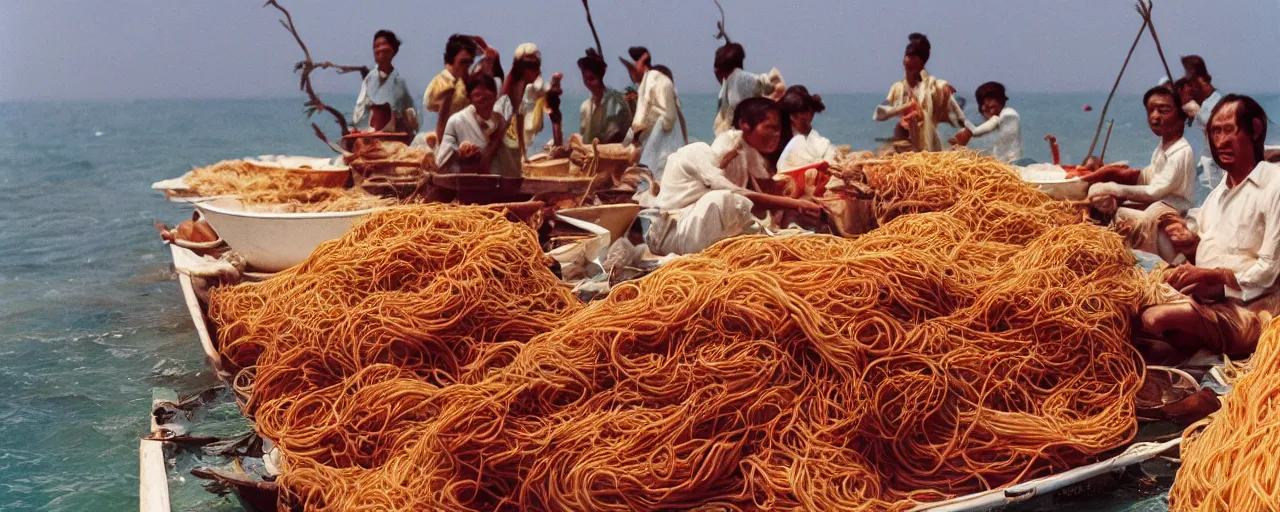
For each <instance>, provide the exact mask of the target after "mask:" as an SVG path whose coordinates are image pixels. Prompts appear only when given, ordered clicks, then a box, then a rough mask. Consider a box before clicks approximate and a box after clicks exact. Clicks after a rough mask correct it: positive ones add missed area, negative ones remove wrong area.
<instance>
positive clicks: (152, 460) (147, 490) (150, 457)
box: [138, 439, 170, 512]
mask: <svg viewBox="0 0 1280 512" xmlns="http://www.w3.org/2000/svg"><path fill="white" fill-rule="evenodd" d="M139 443H140V444H139V446H138V512H169V510H170V509H169V479H168V477H167V475H166V473H165V467H164V442H163V441H152V440H149V439H142V440H139Z"/></svg>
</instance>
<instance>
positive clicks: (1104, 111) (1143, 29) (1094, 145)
mask: <svg viewBox="0 0 1280 512" xmlns="http://www.w3.org/2000/svg"><path fill="white" fill-rule="evenodd" d="M1146 31H1147V22H1146V20H1145V19H1144V20H1143V21H1142V27H1141V28H1139V29H1138V36H1137V37H1134V38H1133V45H1131V46H1129V54H1128V55H1126V56H1125V58H1124V65H1122V66H1120V74H1118V75H1116V82H1115V83H1114V84H1112V85H1111V94H1108V95H1107V102H1106V103H1104V104H1103V105H1102V115H1101V116H1098V129H1097V130H1095V131H1094V132H1093V142H1090V143H1089V153H1088V154H1087V155H1085V160H1088V159H1089V157H1091V156H1093V150H1094V149H1095V148H1097V146H1098V137H1100V136H1101V135H1102V123H1103V122H1104V121H1106V120H1107V108H1108V107H1110V106H1111V99H1112V98H1114V97H1115V95H1116V88H1118V87H1120V78H1122V77H1124V70H1125V68H1127V67H1129V59H1130V58H1132V57H1133V50H1134V49H1136V48H1138V42H1139V41H1141V40H1142V33H1143V32H1146Z"/></svg>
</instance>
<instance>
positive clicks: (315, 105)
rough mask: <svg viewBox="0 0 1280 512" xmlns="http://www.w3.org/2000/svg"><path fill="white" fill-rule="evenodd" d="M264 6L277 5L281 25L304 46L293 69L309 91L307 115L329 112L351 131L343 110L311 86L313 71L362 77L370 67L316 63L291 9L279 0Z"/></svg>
mask: <svg viewBox="0 0 1280 512" xmlns="http://www.w3.org/2000/svg"><path fill="white" fill-rule="evenodd" d="M262 6H263V7H267V6H271V7H275V8H276V9H279V10H280V12H281V13H283V14H284V19H282V20H280V25H281V26H283V27H284V28H285V30H288V31H289V34H291V35H293V40H294V41H297V42H298V47H299V48H302V56H303V60H301V61H298V63H297V64H294V65H293V70H294V71H295V72H298V73H300V74H301V76H300V78H299V80H298V88H299V89H301V90H302V92H305V93H307V96H308V97H309V98H310V99H309V100H307V102H306V103H303V105H304V106H305V107H307V108H306V113H307V117H311V116H313V115H315V114H317V113H320V112H328V113H329V114H331V115H333V118H334V120H335V122H336V123H337V125H338V128H339V129H340V130H341V131H342V135H344V136H345V135H347V134H348V133H351V129H350V127H349V126H348V125H347V118H346V116H344V115H342V112H339V111H338V109H336V108H333V107H331V106H329V105H326V104H325V103H324V102H323V101H320V96H318V95H317V94H316V91H315V89H314V88H312V86H311V72H312V71H315V70H317V69H335V70H337V72H338V74H340V75H341V74H346V73H351V72H353V71H359V72H360V75H361V77H363V76H364V75H366V74H368V73H369V68H368V67H365V66H339V65H337V64H334V63H332V62H329V61H324V62H321V63H319V64H316V63H315V62H314V61H312V60H311V50H308V49H307V45H306V43H303V42H302V37H300V36H299V35H298V29H297V27H295V26H294V25H293V16H292V15H291V14H289V11H288V10H287V9H285V8H284V7H283V6H281V5H280V4H279V3H278V2H276V0H267V3H265V4H263V5H262ZM311 126H312V128H313V129H314V130H315V131H316V135H317V136H319V137H320V140H321V141H324V143H325V145H327V146H329V147H330V148H333V147H334V146H333V144H331V143H329V141H328V139H326V138H325V137H324V136H323V134H322V133H321V132H320V128H319V127H318V126H316V125H315V124H312V125H311Z"/></svg>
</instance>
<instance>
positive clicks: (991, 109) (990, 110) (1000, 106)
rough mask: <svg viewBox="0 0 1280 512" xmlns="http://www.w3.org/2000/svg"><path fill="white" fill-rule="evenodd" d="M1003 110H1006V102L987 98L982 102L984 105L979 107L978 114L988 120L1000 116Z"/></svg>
mask: <svg viewBox="0 0 1280 512" xmlns="http://www.w3.org/2000/svg"><path fill="white" fill-rule="evenodd" d="M1001 110H1004V102H1003V101H1001V100H1000V99H999V98H985V99H983V100H982V105H979V106H978V112H981V113H982V117H985V118H988V119H990V118H992V117H995V116H998V115H1000V111H1001Z"/></svg>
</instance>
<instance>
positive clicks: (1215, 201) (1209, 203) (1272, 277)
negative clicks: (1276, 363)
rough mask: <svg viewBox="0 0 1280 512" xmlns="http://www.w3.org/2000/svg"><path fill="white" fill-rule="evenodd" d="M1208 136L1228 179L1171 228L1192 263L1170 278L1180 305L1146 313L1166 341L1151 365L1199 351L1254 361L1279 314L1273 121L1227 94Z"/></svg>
mask: <svg viewBox="0 0 1280 512" xmlns="http://www.w3.org/2000/svg"><path fill="white" fill-rule="evenodd" d="M1208 130H1209V137H1210V151H1211V152H1212V153H1213V159H1214V161H1215V162H1216V163H1217V164H1218V165H1219V166H1220V167H1221V168H1222V169H1223V170H1225V171H1226V173H1227V177H1226V179H1224V180H1223V181H1222V182H1221V183H1219V184H1218V186H1217V187H1215V188H1214V189H1213V192H1210V193H1209V197H1208V198H1207V199H1206V200H1205V203H1204V206H1203V207H1201V208H1199V209H1197V210H1193V211H1192V212H1191V214H1190V215H1188V216H1187V218H1186V220H1185V221H1182V220H1181V219H1178V220H1177V222H1175V223H1174V224H1173V226H1172V227H1173V228H1174V229H1172V230H1170V232H1171V233H1172V234H1173V237H1172V238H1173V241H1174V243H1175V245H1176V246H1177V247H1178V248H1179V250H1180V251H1181V252H1183V253H1184V254H1186V255H1187V256H1188V257H1189V258H1190V259H1191V261H1192V263H1193V264H1186V265H1182V266H1179V267H1177V268H1176V269H1175V270H1174V271H1173V273H1172V274H1171V275H1170V276H1169V277H1168V284H1169V285H1171V286H1172V288H1173V289H1176V290H1179V291H1180V296H1179V298H1178V300H1175V301H1173V302H1172V303H1169V304H1164V305H1159V306H1153V307H1151V308H1148V309H1147V310H1146V311H1143V312H1142V329H1143V330H1144V331H1145V332H1147V333H1149V334H1152V335H1156V336H1159V337H1160V338H1161V339H1162V340H1163V341H1146V342H1143V343H1142V344H1143V346H1140V347H1139V348H1140V349H1141V350H1142V351H1143V354H1144V356H1146V357H1147V358H1148V361H1152V362H1157V361H1160V362H1164V361H1168V360H1177V359H1178V358H1185V357H1186V356H1189V355H1190V354H1192V353H1194V352H1195V351H1196V350H1199V349H1207V350H1210V351H1213V352H1215V353H1222V354H1227V355H1230V356H1246V355H1249V354H1250V353H1252V352H1253V350H1254V348H1255V347H1256V346H1257V343H1258V336H1259V335H1260V334H1261V333H1262V328H1263V327H1264V325H1265V324H1264V322H1265V320H1266V317H1268V316H1270V315H1274V314H1276V313H1277V312H1280V294H1278V293H1276V291H1277V289H1276V275H1277V273H1280V166H1278V165H1276V164H1272V163H1268V162H1264V161H1262V151H1263V149H1262V148H1263V141H1265V140H1266V136H1267V115H1266V113H1265V112H1263V110H1262V107H1261V106H1259V105H1258V103H1257V102H1256V101H1254V100H1253V99H1252V98H1249V97H1248V96H1237V95H1234V94H1233V95H1228V96H1226V97H1224V98H1223V99H1222V101H1221V102H1220V103H1219V104H1218V106H1217V107H1216V108H1215V109H1214V112H1213V114H1212V116H1211V118H1210V120H1209V125H1208Z"/></svg>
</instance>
